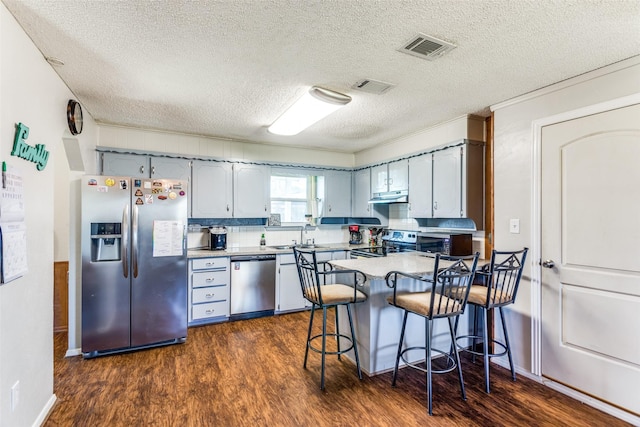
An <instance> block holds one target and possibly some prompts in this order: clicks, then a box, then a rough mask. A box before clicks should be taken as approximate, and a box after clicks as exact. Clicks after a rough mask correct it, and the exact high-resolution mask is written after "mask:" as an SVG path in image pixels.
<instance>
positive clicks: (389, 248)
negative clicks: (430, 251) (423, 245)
mask: <svg viewBox="0 0 640 427" xmlns="http://www.w3.org/2000/svg"><path fill="white" fill-rule="evenodd" d="M417 236H418V235H417V232H416V231H404V230H388V231H387V232H386V234H385V235H384V236H382V245H381V246H369V247H363V248H357V249H352V250H351V258H372V257H381V256H387V254H389V253H394V252H407V251H415V250H416V240H417Z"/></svg>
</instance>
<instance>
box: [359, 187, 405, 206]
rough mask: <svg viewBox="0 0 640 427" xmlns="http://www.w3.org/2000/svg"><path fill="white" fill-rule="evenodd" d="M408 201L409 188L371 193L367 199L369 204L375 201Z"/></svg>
mask: <svg viewBox="0 0 640 427" xmlns="http://www.w3.org/2000/svg"><path fill="white" fill-rule="evenodd" d="M408 201H409V190H399V191H385V192H383V193H373V197H372V198H371V200H369V203H370V204H376V203H407V202H408Z"/></svg>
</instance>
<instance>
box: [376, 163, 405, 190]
mask: <svg viewBox="0 0 640 427" xmlns="http://www.w3.org/2000/svg"><path fill="white" fill-rule="evenodd" d="M408 187H409V169H408V161H407V160H400V161H397V162H391V163H387V164H384V165H378V166H373V167H372V168H371V192H372V193H386V192H387V191H400V190H406V189H407V188H408Z"/></svg>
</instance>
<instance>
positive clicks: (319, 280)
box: [293, 248, 367, 390]
mask: <svg viewBox="0 0 640 427" xmlns="http://www.w3.org/2000/svg"><path fill="white" fill-rule="evenodd" d="M293 253H294V256H295V260H296V265H297V267H298V275H299V276H300V284H301V286H302V295H303V296H304V297H305V299H306V300H307V301H309V302H310V303H311V317H310V319H309V330H308V332H307V348H306V350H305V352H304V364H303V367H304V368H305V369H306V368H307V358H308V355H309V349H311V350H313V351H315V352H316V353H320V354H321V355H322V368H321V373H320V389H321V390H324V371H325V357H326V355H327V354H329V355H337V356H338V359H340V355H342V354H344V353H346V352H348V351H350V350H351V349H353V352H354V355H355V359H356V368H357V370H358V378H360V379H362V371H361V370H360V357H359V356H358V345H357V342H356V334H355V332H354V328H353V319H352V314H351V304H355V303H360V302H364V301H366V300H367V295H366V294H365V293H364V292H362V291H361V290H359V289H358V286H362V285H363V284H364V282H365V280H366V276H365V275H364V273H362V272H361V271H357V270H333V269H332V266H331V265H330V264H328V263H326V262H322V263H320V266H321V268H319V264H318V261H317V258H316V252H315V251H309V250H307V251H305V250H300V249H298V248H294V249H293ZM333 274H340V275H342V274H353V283H354V285H353V286H350V285H344V284H331V283H330V284H327V277H328V276H329V275H333ZM340 305H343V306H345V308H346V310H347V316H348V317H349V327H350V329H351V336H347V335H344V334H341V333H340V327H339V322H338V306H340ZM331 307H334V309H335V321H336V322H335V332H334V333H328V332H327V310H328V309H329V308H331ZM317 308H321V309H322V333H321V334H318V335H314V336H311V328H312V327H313V317H314V313H315V310H316V309H317ZM328 336H329V337H333V338H335V340H336V344H337V350H336V351H328V350H327V337H328ZM316 339H321V340H322V347H320V348H318V347H316V346H314V345H313V341H315V340H316ZM341 339H342V340H345V341H347V343H348V344H349V345H348V347H347V348H341V347H340V341H341Z"/></svg>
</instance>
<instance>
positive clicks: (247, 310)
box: [231, 255, 276, 318]
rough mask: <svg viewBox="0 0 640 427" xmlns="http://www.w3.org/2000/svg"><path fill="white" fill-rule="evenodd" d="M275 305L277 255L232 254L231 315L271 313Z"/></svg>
mask: <svg viewBox="0 0 640 427" xmlns="http://www.w3.org/2000/svg"><path fill="white" fill-rule="evenodd" d="M275 307H276V256H275V255H238V256H232V257H231V317H232V318H246V317H257V316H261V315H268V314H273V311H274V310H275Z"/></svg>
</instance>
